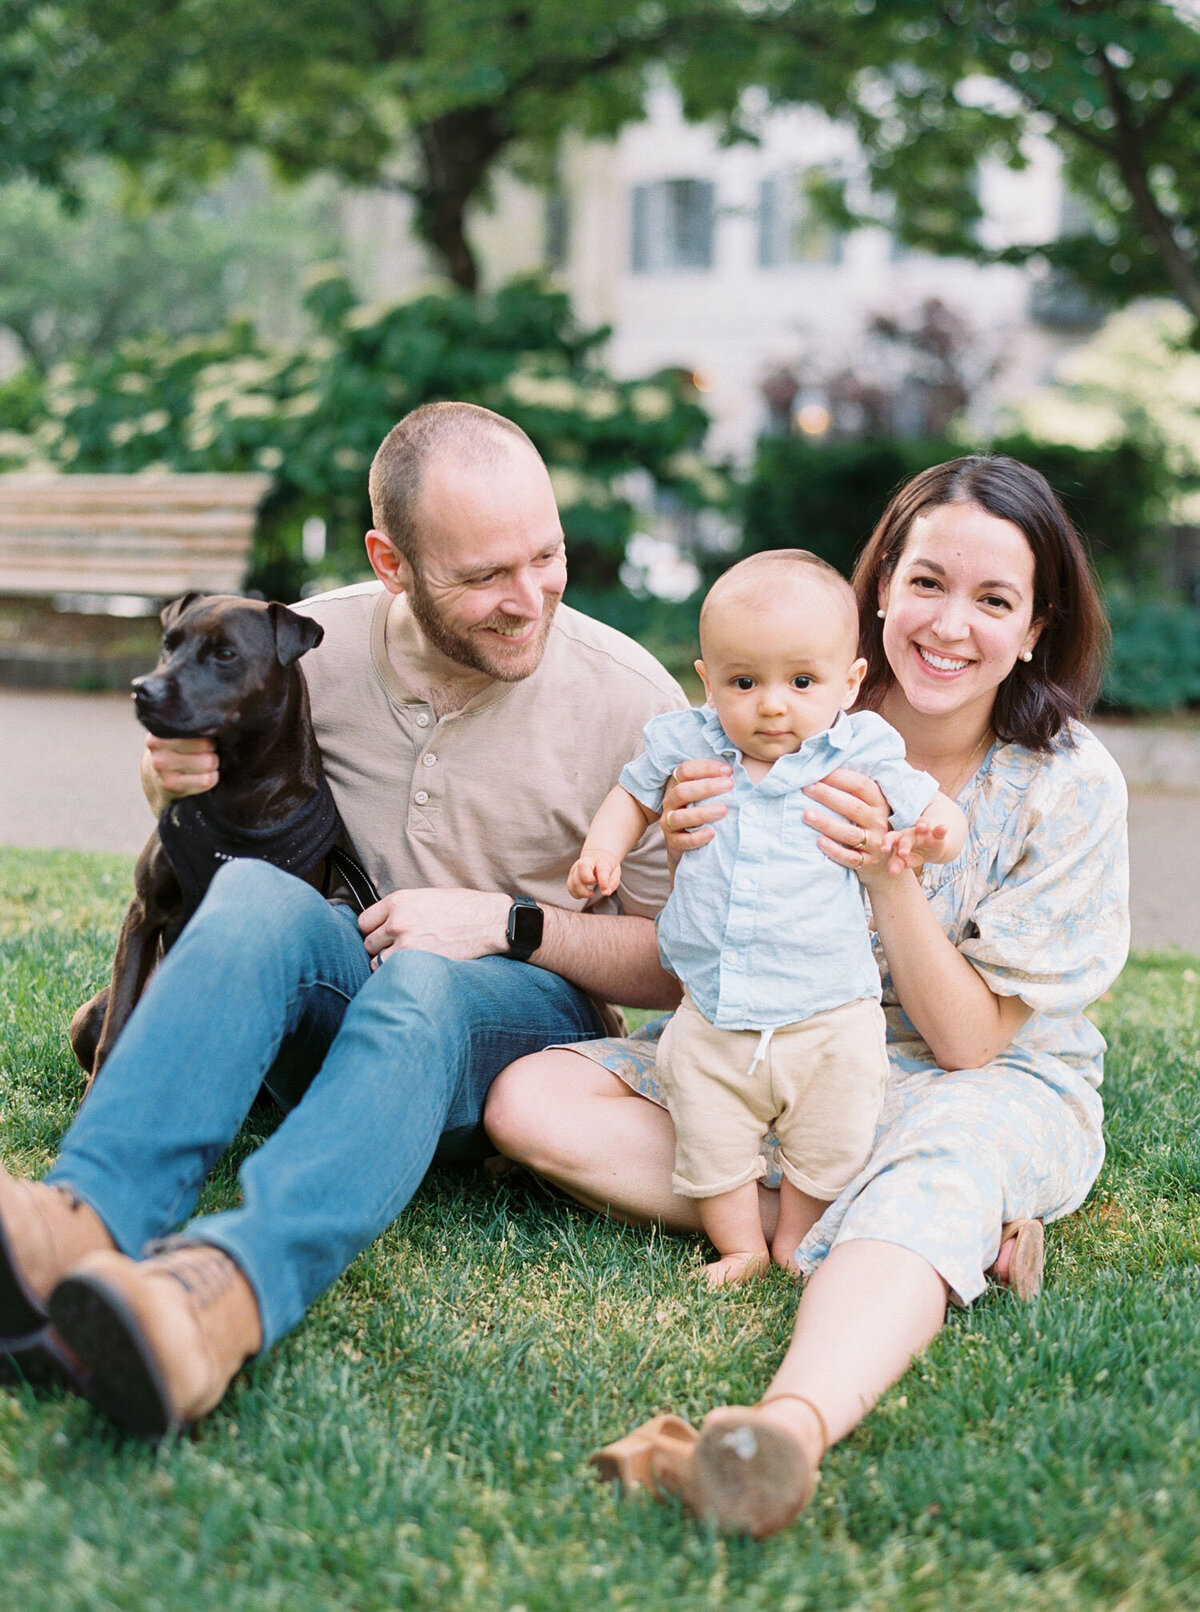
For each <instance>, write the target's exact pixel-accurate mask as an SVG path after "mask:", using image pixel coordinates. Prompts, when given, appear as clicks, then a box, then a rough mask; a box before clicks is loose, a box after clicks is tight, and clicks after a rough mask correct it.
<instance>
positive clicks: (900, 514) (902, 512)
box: [852, 454, 1109, 750]
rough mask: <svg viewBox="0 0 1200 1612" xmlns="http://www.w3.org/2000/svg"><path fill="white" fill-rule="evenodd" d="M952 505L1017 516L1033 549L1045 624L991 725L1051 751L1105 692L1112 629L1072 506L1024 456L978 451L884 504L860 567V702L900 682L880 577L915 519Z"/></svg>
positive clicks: (1036, 613)
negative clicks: (890, 654) (891, 659)
mask: <svg viewBox="0 0 1200 1612" xmlns="http://www.w3.org/2000/svg"><path fill="white" fill-rule="evenodd" d="M944 504H976V505H978V507H979V508H980V509H984V510H986V511H987V512H988V514H989V515H995V516H996V517H997V518H998V519H999V520H1002V521H1011V522H1012V523H1013V525H1014V526H1018V527H1020V529H1021V531H1022V532H1023V533H1024V534H1025V537H1026V540H1027V541H1028V543H1029V547H1030V548H1031V549H1032V550H1033V594H1034V602H1033V619H1034V620H1035V621H1040V622H1041V623H1042V631H1041V634H1040V636H1039V637H1038V641H1037V643H1036V644H1035V645H1034V648H1033V659H1032V660H1031V661H1020V660H1019V661H1017V663H1016V665H1015V666H1014V667H1013V669H1012V671H1011V672H1010V673H1009V674H1008V676H1007V677H1006V678H1005V679H1004V681H1003V683H1001V685H1000V687H999V688H998V689H997V690H996V703H995V706H994V708H993V711H992V727H993V729H994V730H995V733H996V736H997V738H999V739H1002V740H1004V741H1006V742H1010V743H1017V744H1024V745H1028V746H1029V748H1030V749H1031V750H1048V749H1049V748H1050V746H1051V745H1052V744H1053V743H1054V741H1055V739H1056V738H1057V737H1058V736H1059V734H1060V733H1061V732H1062V730H1063V727H1064V725H1065V724H1066V723H1067V722H1068V721H1069V720H1070V719H1071V718H1072V717H1085V716H1086V715H1087V714H1088V712H1089V711H1090V710H1091V708H1092V706H1093V704H1094V703H1095V699H1096V696H1097V694H1098V693H1099V692H1100V680H1101V677H1102V676H1103V672H1104V659H1105V655H1106V653H1107V650H1108V641H1109V630H1108V621H1107V618H1106V617H1105V614H1104V607H1103V605H1102V604H1101V603H1100V596H1099V593H1098V592H1097V589H1096V583H1095V579H1094V578H1093V576H1092V570H1091V566H1090V565H1089V563H1088V557H1087V553H1086V551H1085V549H1084V546H1083V543H1082V541H1081V540H1080V538H1079V535H1078V533H1077V532H1076V531H1075V528H1074V527H1073V526H1072V525H1071V521H1070V518H1069V516H1068V515H1067V512H1066V510H1065V509H1064V508H1063V507H1062V505H1061V504H1060V503H1059V501H1058V499H1057V498H1056V497H1055V495H1054V493H1053V491H1052V490H1051V488H1050V484H1049V482H1048V481H1047V480H1046V478H1045V477H1044V476H1043V475H1041V474H1040V472H1039V471H1036V470H1033V469H1031V467H1030V466H1029V465H1025V464H1022V463H1021V462H1020V460H1019V459H1008V458H1005V457H1003V456H1002V455H999V454H997V455H995V456H992V455H987V454H972V455H969V456H968V457H966V458H963V459H952V460H950V461H949V463H948V464H944V465H934V466H933V467H932V468H931V469H929V470H923V471H921V472H920V474H919V475H916V476H914V477H913V478H912V480H911V481H908V482H905V484H904V486H903V487H901V488H900V490H899V491H898V492H897V493H896V494H895V495H894V497H893V498H892V501H891V503H890V504H889V505H888V507H887V508H886V509H885V510H884V512H883V517H882V519H881V520H880V522H879V525H878V526H877V527H876V528H875V530H874V532H873V533H872V534H871V538H870V541H869V542H868V543H867V546H866V548H865V549H863V551H862V553H861V554H860V555H859V558H858V563H857V564H856V565H855V567H854V576H853V578H852V581H853V584H854V592H855V595H856V596H857V599H858V612H859V623H860V626H859V653H860V654H861V655H863V656H865V657H866V662H867V674H866V676H865V677H864V679H863V684H862V689H861V691H860V693H859V704H860V705H865V706H868V707H871V708H875V707H877V706H878V705H879V703H880V701H881V700H882V698H883V696H884V694H885V693H886V692H887V690H888V689H889V688H890V686H891V683H892V669H891V667H890V666H889V665H888V662H887V657H886V656H885V654H884V651H883V623H882V621H880V619H879V617H878V615H877V610H878V607H879V593H880V586H881V584H884V585H886V584H887V583H888V582H889V581H890V580H891V577H892V575H893V573H894V572H895V569H896V566H897V565H898V564H899V561H900V556H901V554H902V553H903V551H904V545H905V543H906V542H907V541H908V534H909V532H910V531H911V530H912V524H913V522H914V521H915V520H916V519H917V517H918V516H919V515H927V514H929V512H930V511H931V510H934V509H938V508H940V507H941V506H942V505H944Z"/></svg>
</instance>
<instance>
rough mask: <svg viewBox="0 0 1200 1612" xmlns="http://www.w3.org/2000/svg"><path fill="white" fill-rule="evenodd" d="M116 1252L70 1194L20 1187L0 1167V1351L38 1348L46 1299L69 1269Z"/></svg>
mask: <svg viewBox="0 0 1200 1612" xmlns="http://www.w3.org/2000/svg"><path fill="white" fill-rule="evenodd" d="M114 1246H115V1245H114V1243H113V1240H112V1238H111V1237H110V1236H109V1235H108V1232H107V1231H106V1230H105V1227H104V1223H103V1221H102V1220H101V1219H100V1216H99V1215H98V1214H97V1213H96V1211H95V1210H94V1209H91V1208H89V1207H88V1205H87V1204H86V1203H84V1202H83V1201H82V1200H81V1199H79V1198H77V1197H76V1196H75V1195H74V1193H73V1192H71V1191H70V1189H69V1188H67V1187H49V1186H46V1185H45V1183H44V1182H41V1181H18V1180H16V1178H15V1177H13V1176H11V1175H9V1173H8V1171H7V1170H5V1169H3V1167H0V1351H3V1352H4V1353H6V1354H8V1353H12V1352H13V1351H15V1350H20V1349H27V1348H29V1347H30V1345H31V1344H33V1343H34V1342H36V1340H37V1337H38V1334H39V1333H41V1332H42V1331H43V1330H44V1329H45V1327H46V1324H47V1320H48V1316H47V1311H46V1306H47V1302H48V1301H49V1298H50V1295H51V1293H52V1292H53V1291H54V1289H55V1288H56V1287H57V1286H58V1284H59V1282H60V1281H61V1280H62V1278H63V1277H64V1276H65V1275H66V1273H67V1272H68V1271H69V1270H70V1268H71V1267H72V1265H76V1264H78V1262H79V1261H80V1260H81V1259H82V1258H83V1257H84V1255H85V1254H91V1253H94V1252H96V1251H97V1250H99V1249H106V1248H107V1249H110V1248H112V1247H114Z"/></svg>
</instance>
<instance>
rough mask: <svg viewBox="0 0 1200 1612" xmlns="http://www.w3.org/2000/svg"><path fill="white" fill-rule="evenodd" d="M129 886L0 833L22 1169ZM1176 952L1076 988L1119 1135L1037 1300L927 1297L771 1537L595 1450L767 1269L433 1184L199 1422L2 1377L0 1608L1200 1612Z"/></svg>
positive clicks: (512, 1195)
mask: <svg viewBox="0 0 1200 1612" xmlns="http://www.w3.org/2000/svg"><path fill="white" fill-rule="evenodd" d="M129 872H130V863H129V862H128V861H127V860H126V859H123V858H117V857H99V856H71V855H65V854H34V853H26V852H15V851H0V1025H2V1027H3V1052H2V1053H0V1155H2V1156H3V1159H4V1161H5V1163H6V1164H7V1166H8V1167H9V1168H10V1169H12V1170H14V1171H17V1172H28V1173H40V1171H41V1170H42V1169H43V1168H44V1167H45V1165H46V1164H47V1163H48V1162H49V1160H50V1158H51V1156H52V1154H53V1151H54V1146H55V1143H56V1140H57V1138H58V1136H59V1135H60V1133H61V1131H62V1129H63V1128H64V1126H65V1125H66V1123H67V1120H68V1118H69V1116H70V1114H71V1112H72V1110H73V1107H74V1105H75V1103H76V1101H77V1099H78V1096H79V1092H80V1085H81V1082H80V1077H79V1075H78V1072H77V1071H76V1069H75V1067H74V1064H73V1062H72V1060H71V1056H70V1053H69V1051H68V1048H67V1045H66V1040H65V1036H64V1026H65V1024H66V1021H67V1018H68V1016H69V1013H70V1011H71V1010H72V1009H73V1008H74V1007H75V1006H76V1005H77V1004H78V1002H79V1001H80V1000H82V999H83V997H84V996H85V995H86V994H88V993H89V992H90V991H91V990H93V989H94V988H95V987H96V985H97V984H98V983H100V982H101V981H102V979H103V978H104V976H105V973H106V970H107V966H108V959H109V956H110V951H111V945H112V940H113V936H114V933H115V928H116V924H117V920H118V916H119V913H120V910H121V908H122V905H123V902H124V898H125V895H126V892H127V889H128V879H129ZM1198 974H1200V962H1198V961H1197V960H1196V959H1194V958H1193V959H1188V958H1183V957H1164V956H1159V957H1141V958H1139V959H1137V960H1135V961H1134V962H1133V963H1131V964H1130V966H1129V967H1128V968H1127V969H1126V971H1125V974H1124V975H1123V977H1122V979H1121V981H1120V982H1119V984H1118V985H1117V987H1116V988H1115V989H1114V991H1113V992H1112V993H1111V995H1110V997H1108V998H1106V999H1105V1001H1104V1002H1102V1003H1101V1004H1099V1006H1098V1007H1097V1009H1096V1014H1097V1017H1098V1020H1099V1022H1100V1023H1101V1025H1102V1027H1103V1029H1104V1031H1105V1034H1106V1035H1107V1036H1108V1037H1109V1042H1110V1047H1111V1053H1110V1058H1109V1065H1108V1076H1107V1080H1106V1085H1105V1090H1106V1093H1107V1097H1108V1103H1109V1115H1110V1123H1109V1158H1108V1162H1107V1164H1106V1165H1105V1168H1104V1173H1103V1175H1102V1176H1101V1179H1100V1182H1099V1184H1098V1186H1097V1189H1096V1191H1095V1193H1094V1194H1093V1197H1092V1199H1091V1201H1090V1203H1089V1204H1088V1206H1087V1207H1086V1208H1085V1209H1084V1211H1083V1212H1082V1213H1081V1214H1079V1215H1077V1216H1075V1217H1074V1218H1073V1219H1072V1220H1070V1221H1069V1222H1067V1223H1065V1224H1063V1225H1060V1226H1057V1227H1055V1228H1054V1229H1053V1231H1052V1232H1051V1234H1050V1237H1049V1259H1048V1281H1047V1284H1046V1288H1045V1291H1044V1293H1043V1296H1042V1298H1041V1300H1040V1301H1039V1302H1038V1303H1037V1304H1034V1305H1032V1306H1021V1305H1019V1304H1018V1303H1016V1302H1015V1301H1014V1300H1012V1299H1011V1298H1010V1297H1009V1296H1008V1295H1005V1294H1001V1293H993V1294H989V1296H987V1297H986V1298H984V1299H983V1300H981V1301H980V1303H978V1304H977V1305H976V1306H974V1308H973V1309H971V1310H970V1311H969V1312H967V1313H959V1314H955V1315H954V1316H953V1317H952V1319H951V1321H950V1324H949V1325H948V1326H947V1328H946V1329H945V1331H944V1332H943V1334H942V1336H941V1337H940V1338H939V1340H938V1341H937V1343H936V1344H935V1346H934V1348H933V1349H932V1350H931V1351H930V1353H929V1354H928V1355H927V1356H926V1357H925V1358H924V1359H923V1360H922V1361H920V1362H919V1363H918V1364H917V1366H916V1367H915V1369H914V1370H912V1371H911V1372H910V1373H909V1375H908V1377H907V1378H906V1379H905V1381H904V1382H903V1383H901V1384H900V1385H899V1387H898V1388H896V1389H894V1390H893V1391H892V1393H891V1394H889V1395H888V1396H887V1397H886V1398H885V1400H884V1401H883V1403H882V1404H881V1405H880V1407H879V1408H878V1410H877V1411H876V1412H875V1414H874V1415H873V1416H871V1417H870V1418H869V1420H868V1421H867V1423H866V1424H865V1425H864V1426H863V1427H862V1428H860V1429H859V1430H858V1432H857V1433H856V1434H855V1435H854V1436H853V1437H852V1438H850V1439H849V1440H847V1441H846V1442H845V1443H844V1444H843V1445H841V1446H840V1447H839V1448H838V1449H837V1450H835V1451H834V1452H833V1453H832V1454H831V1455H830V1457H829V1458H828V1459H827V1461H826V1463H825V1468H824V1476H823V1481H822V1484H821V1488H820V1490H819V1492H818V1495H817V1498H816V1500H815V1501H814V1503H813V1505H812V1506H811V1508H810V1509H809V1511H808V1513H807V1514H806V1515H805V1517H804V1518H803V1519H802V1520H801V1521H800V1522H799V1523H798V1524H797V1525H796V1526H795V1527H793V1528H792V1529H791V1530H790V1531H788V1532H787V1533H785V1534H783V1535H780V1536H778V1537H777V1538H775V1539H773V1540H770V1541H767V1542H765V1543H763V1544H754V1543H752V1542H749V1541H746V1540H737V1539H734V1540H727V1539H723V1538H721V1537H720V1536H718V1535H716V1534H715V1533H713V1532H712V1531H711V1530H710V1529H708V1528H707V1527H704V1526H701V1525H699V1524H697V1523H696V1522H694V1521H693V1520H692V1519H691V1518H690V1517H688V1516H687V1515H685V1514H683V1513H682V1512H680V1511H679V1510H678V1509H677V1508H675V1507H674V1506H658V1505H654V1504H652V1503H650V1502H649V1501H646V1500H638V1499H626V1500H624V1501H622V1500H620V1499H619V1498H618V1497H617V1495H615V1494H614V1493H612V1492H610V1491H609V1490H607V1489H605V1488H602V1487H600V1486H599V1485H597V1484H595V1483H594V1482H593V1481H592V1478H591V1477H590V1475H589V1470H588V1467H587V1464H586V1462H587V1456H588V1453H589V1452H590V1451H591V1450H592V1449H593V1448H594V1447H595V1446H596V1445H597V1444H598V1443H601V1442H603V1441H605V1440H606V1439H608V1438H611V1437H613V1436H615V1435H617V1434H618V1433H620V1432H623V1431H625V1430H626V1429H628V1428H629V1427H630V1426H632V1425H633V1424H634V1423H636V1422H638V1421H640V1420H642V1419H643V1418H644V1417H646V1416H647V1415H649V1414H651V1413H652V1412H654V1411H655V1410H658V1409H664V1408H671V1409H674V1410H678V1411H681V1412H683V1413H685V1414H687V1415H689V1416H691V1417H692V1418H694V1419H698V1418H699V1417H700V1416H702V1415H703V1413H704V1412H705V1411H706V1410H707V1409H708V1408H709V1407H710V1406H711V1405H713V1404H715V1403H720V1402H722V1401H726V1400H746V1399H752V1398H754V1397H756V1396H757V1394H758V1393H759V1391H760V1390H761V1388H762V1386H763V1385H764V1383H765V1381H766V1378H767V1375H768V1373H769V1369H770V1367H771V1365H772V1364H773V1362H774V1361H775V1360H776V1359H777V1357H778V1356H779V1354H780V1352H781V1350H782V1348H783V1346H784V1342H785V1340H786V1338H787V1336H788V1333H789V1329H790V1324H791V1319H792V1314H793V1310H794V1306H795V1294H794V1290H793V1289H791V1287H790V1285H789V1283H788V1282H787V1280H786V1279H785V1278H784V1277H783V1276H782V1275H780V1276H777V1277H773V1278H772V1279H769V1280H767V1281H764V1282H762V1283H759V1284H757V1285H756V1286H754V1287H752V1288H750V1289H744V1290H741V1291H737V1292H732V1293H729V1294H713V1293H708V1292H705V1291H704V1290H703V1289H702V1288H701V1287H700V1286H698V1284H697V1270H698V1268H699V1265H700V1250H699V1248H698V1246H697V1245H696V1244H694V1243H689V1242H687V1241H677V1240H673V1239H669V1238H663V1237H661V1236H658V1235H650V1234H648V1233H645V1232H640V1231H631V1230H625V1229H622V1228H620V1227H617V1226H612V1225H608V1224H606V1223H604V1222H601V1221H598V1220H595V1219H592V1218H590V1217H588V1216H587V1215H585V1214H583V1213H582V1212H576V1211H575V1210H573V1209H572V1208H570V1207H569V1206H566V1205H563V1204H558V1203H555V1202H553V1201H551V1200H549V1199H547V1198H546V1197H545V1196H543V1195H542V1194H541V1193H539V1192H538V1191H537V1190H535V1189H534V1188H532V1187H530V1186H529V1185H527V1184H523V1183H522V1180H521V1179H520V1178H516V1179H513V1178H510V1179H509V1180H508V1181H495V1180H493V1179H492V1178H491V1177H489V1176H488V1175H486V1174H484V1173H482V1172H477V1173H469V1174H450V1173H444V1174H440V1175H436V1176H434V1177H433V1178H432V1179H431V1180H430V1181H429V1182H428V1183H427V1184H426V1186H425V1188H424V1189H423V1190H422V1192H421V1193H420V1194H419V1196H418V1198H417V1199H416V1201H415V1202H414V1204H413V1206H412V1207H411V1208H410V1210H409V1211H408V1212H407V1213H406V1214H405V1215H404V1216H403V1218H402V1220H401V1221H400V1223H399V1224H398V1225H397V1226H395V1227H393V1229H392V1230H391V1231H390V1232H388V1234H387V1235H386V1236H385V1237H383V1238H382V1239H380V1241H379V1243H378V1244H377V1245H376V1246H375V1247H374V1248H372V1249H370V1250H368V1252H367V1253H365V1254H364V1255H363V1256H362V1257H361V1258H360V1259H359V1260H358V1261H357V1262H356V1263H355V1264H354V1266H353V1267H352V1268H351V1270H350V1271H349V1272H348V1273H347V1275H346V1276H345V1277H344V1278H343V1279H342V1280H341V1281H340V1282H339V1283H338V1284H337V1285H336V1286H335V1287H334V1289H333V1290H332V1291H331V1292H329V1293H327V1294H326V1295H325V1296H324V1298H322V1299H321V1300H320V1302H319V1303H318V1304H317V1305H316V1307H315V1308H314V1310H313V1311H312V1313H311V1315H310V1316H309V1318H308V1320H307V1321H306V1322H305V1324H304V1325H302V1326H301V1327H300V1328H299V1329H298V1330H297V1331H296V1332H295V1333H293V1334H292V1335H291V1336H290V1337H289V1338H287V1339H285V1340H284V1342H283V1343H282V1344H280V1345H279V1347H278V1348H276V1349H275V1350H273V1351H272V1352H271V1353H270V1354H269V1355H268V1356H267V1357H266V1358H265V1359H264V1360H262V1361H261V1362H260V1363H258V1364H257V1365H256V1366H255V1367H254V1368H253V1369H252V1370H251V1371H249V1372H248V1373H246V1374H244V1375H243V1377H241V1378H240V1379H239V1380H238V1383H237V1385H236V1386H235V1388H234V1390H233V1391H232V1392H231V1394H230V1395H229V1397H228V1398H227V1400H226V1401H225V1403H224V1405H223V1407H222V1408H221V1409H220V1410H219V1411H218V1412H217V1413H216V1414H215V1415H213V1416H212V1417H210V1418H209V1419H208V1420H207V1421H206V1422H204V1423H203V1424H202V1426H201V1427H200V1429H199V1430H198V1431H197V1432H196V1433H195V1435H194V1436H192V1437H190V1438H181V1439H178V1440H176V1441H174V1442H171V1443H167V1444H164V1445H163V1446H161V1447H158V1448H155V1447H153V1446H150V1445H147V1444H142V1443H138V1442H136V1441H134V1440H132V1439H129V1438H126V1437H125V1436H123V1435H122V1434H121V1433H119V1432H118V1431H116V1430H115V1429H114V1428H113V1427H112V1426H111V1425H110V1424H109V1423H108V1422H106V1421H105V1420H104V1419H103V1418H102V1417H101V1416H99V1415H98V1414H97V1413H95V1412H94V1411H92V1409H91V1408H90V1407H89V1406H88V1405H87V1404H86V1403H84V1402H82V1401H79V1400H76V1399H73V1398H70V1397H66V1396H64V1395H63V1394H61V1393H60V1392H58V1391H45V1390H43V1391H34V1390H33V1389H32V1388H30V1387H28V1386H26V1385H24V1384H20V1383H18V1384H16V1385H9V1386H3V1385H0V1608H3V1609H4V1612H43V1609H55V1612H57V1609H60V1608H63V1609H67V1608H69V1609H76V1608H78V1609H84V1608H87V1609H100V1608H103V1609H105V1612H109V1609H114V1608H129V1609H136V1612H149V1609H157V1608H163V1609H171V1612H175V1609H178V1608H187V1609H188V1612H206V1609H208V1608H213V1609H216V1608H221V1609H254V1612H259V1609H264V1608H275V1607H278V1608H281V1609H285V1612H307V1609H309V1608H312V1609H314V1612H316V1609H327V1608H346V1609H354V1612H371V1609H376V1608H379V1609H384V1608H388V1609H390V1608H409V1607H412V1608H454V1609H458V1608H464V1609H474V1608H485V1609H489V1612H490V1609H493V1608H495V1609H514V1612H515V1609H517V1608H526V1609H527V1612H540V1609H560V1608H563V1609H565V1608H572V1609H573V1608H597V1609H600V1608H609V1607H621V1608H624V1607H629V1608H638V1609H649V1612H653V1609H657V1608H660V1607H662V1608H673V1609H674V1608H679V1609H689V1608H697V1609H699V1608H708V1607H714V1606H726V1605H728V1606H737V1607H745V1608H748V1609H749V1608H762V1609H764V1612H768V1609H769V1612H799V1609H809V1608H812V1609H817V1608H820V1609H822V1612H824V1609H829V1608H842V1607H853V1608H885V1607H886V1608H888V1609H908V1608H941V1607H953V1608H980V1609H983V1608H987V1609H993V1608H1021V1609H1024V1608H1034V1609H1041V1608H1046V1609H1049V1608H1060V1607H1061V1608H1068V1607H1102V1608H1116V1607H1120V1608H1122V1609H1125V1612H1135V1609H1139V1608H1148V1609H1156V1612H1157V1609H1162V1608H1173V1607H1200V1342H1198V1340H1200V1280H1198V1278H1200V982H1198V979H1197V975H1198ZM269 1123H270V1121H269V1119H268V1118H266V1117H265V1116H263V1117H260V1116H257V1115H256V1116H255V1118H254V1120H253V1121H252V1127H253V1126H254V1125H257V1126H259V1127H260V1128H261V1127H262V1126H265V1125H267V1124H269ZM250 1140H252V1137H248V1138H247V1139H246V1142H245V1143H243V1144H241V1145H248V1143H249V1141H250ZM238 1157H240V1153H239V1152H238V1151H237V1150H235V1151H234V1152H233V1153H232V1154H231V1156H230V1157H229V1158H228V1159H227V1160H226V1161H225V1164H224V1166H223V1168H222V1171H221V1172H220V1174H219V1176H218V1178H217V1179H216V1180H215V1181H214V1182H213V1184H212V1186H211V1187H210V1189H209V1193H208V1195H207V1197H206V1200H205V1202H206V1206H209V1207H211V1206H216V1205H219V1204H227V1203H229V1202H230V1201H231V1200H232V1197H233V1194H234V1192H235V1186H234V1173H233V1172H234V1170H235V1168H236V1164H237V1160H238Z"/></svg>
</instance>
